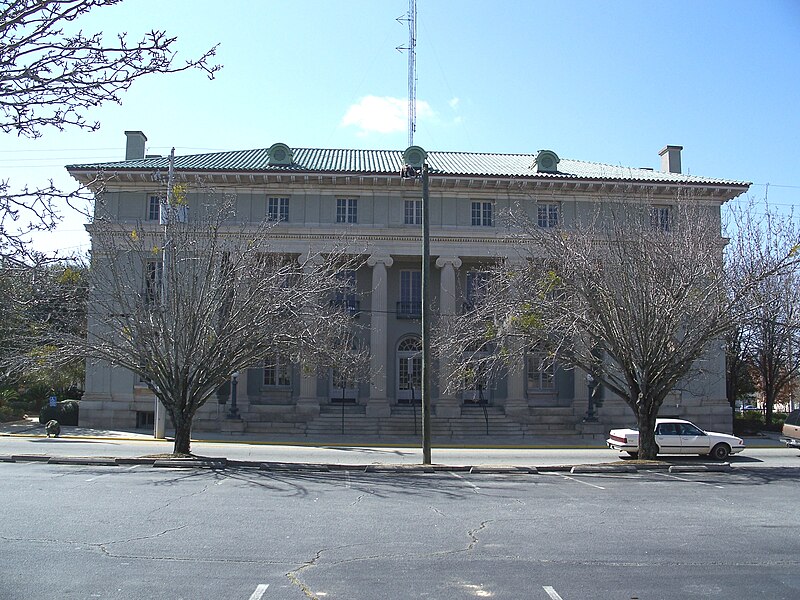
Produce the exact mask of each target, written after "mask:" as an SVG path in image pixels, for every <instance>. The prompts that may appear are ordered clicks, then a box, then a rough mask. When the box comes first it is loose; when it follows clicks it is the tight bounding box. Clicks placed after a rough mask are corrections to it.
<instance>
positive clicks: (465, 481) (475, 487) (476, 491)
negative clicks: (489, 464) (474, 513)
mask: <svg viewBox="0 0 800 600" xmlns="http://www.w3.org/2000/svg"><path fill="white" fill-rule="evenodd" d="M450 475H452V476H453V477H458V478H459V479H460V480H461V481H463V482H464V483H466V484H467V485H468V486H469V487H471V488H472V491H473V492H475V493H476V494H478V493H480V489H481V488H479V487H478V486H477V485H475V484H474V483H472V482H471V481H467V479H466V478H465V477H463V476H461V475H459V474H458V473H454V472H453V471H450Z"/></svg>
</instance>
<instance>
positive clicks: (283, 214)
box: [267, 198, 289, 222]
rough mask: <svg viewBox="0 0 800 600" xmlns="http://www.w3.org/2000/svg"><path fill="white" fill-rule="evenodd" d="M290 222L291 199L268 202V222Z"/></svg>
mask: <svg viewBox="0 0 800 600" xmlns="http://www.w3.org/2000/svg"><path fill="white" fill-rule="evenodd" d="M288 220H289V198H269V199H268V200H267V221H275V222H282V221H288Z"/></svg>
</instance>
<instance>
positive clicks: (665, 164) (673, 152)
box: [659, 146, 683, 173]
mask: <svg viewBox="0 0 800 600" xmlns="http://www.w3.org/2000/svg"><path fill="white" fill-rule="evenodd" d="M681 150H683V146H664V149H663V150H662V151H661V152H659V155H660V156H661V170H662V171H663V172H664V173H680V172H681Z"/></svg>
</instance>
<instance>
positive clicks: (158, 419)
mask: <svg viewBox="0 0 800 600" xmlns="http://www.w3.org/2000/svg"><path fill="white" fill-rule="evenodd" d="M174 185H175V148H173V149H172V150H171V151H170V153H169V171H168V172H167V197H166V200H165V202H164V205H163V206H162V207H161V208H162V209H163V211H162V212H163V214H159V220H160V222H161V223H162V224H163V225H164V247H163V248H162V250H161V261H162V262H161V306H162V309H163V310H165V311H167V310H171V309H170V307H169V288H168V285H167V284H168V281H169V269H170V260H169V259H170V257H169V250H170V245H171V241H170V239H169V225H170V223H171V222H172V187H173V186H174ZM154 412H155V414H154V419H153V422H154V425H153V437H154V438H156V439H157V440H163V439H164V437H165V429H166V425H167V414H166V413H167V411H166V410H164V405H163V404H161V401H160V400H159V399H158V398H156V400H155V410H154Z"/></svg>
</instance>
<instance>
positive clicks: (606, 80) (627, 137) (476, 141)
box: [0, 0, 800, 251]
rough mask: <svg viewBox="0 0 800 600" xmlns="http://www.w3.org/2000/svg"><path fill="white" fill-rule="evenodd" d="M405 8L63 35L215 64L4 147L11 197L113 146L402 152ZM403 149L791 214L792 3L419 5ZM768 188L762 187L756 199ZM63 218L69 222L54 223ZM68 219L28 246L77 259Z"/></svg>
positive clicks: (7, 138)
mask: <svg viewBox="0 0 800 600" xmlns="http://www.w3.org/2000/svg"><path fill="white" fill-rule="evenodd" d="M407 8H408V2H407V0H347V1H341V2H335V1H333V0H294V1H292V2H286V1H277V0H276V1H273V0H263V1H258V2H256V1H248V0H228V1H227V2H225V3H221V2H218V1H216V0H173V1H171V2H163V1H155V0H126V1H125V2H123V3H122V4H121V5H119V6H116V7H111V8H105V9H100V10H97V11H95V12H94V13H93V14H92V15H90V16H89V17H88V18H85V19H83V20H82V21H80V23H76V26H77V25H79V26H81V27H82V28H83V29H84V30H85V31H93V30H102V31H104V32H106V35H108V36H109V39H112V38H113V34H114V33H116V32H118V31H127V32H128V33H129V35H131V36H134V37H138V36H139V35H141V34H142V33H143V32H146V31H149V30H150V29H154V28H158V29H166V30H167V31H168V32H169V33H170V34H172V35H177V36H178V38H179V43H178V48H179V49H180V54H179V59H180V56H181V55H186V56H189V55H193V54H198V53H200V52H201V51H202V50H204V49H205V48H207V47H209V46H211V45H213V44H214V43H217V42H219V43H220V48H219V52H218V61H219V62H220V63H222V64H223V65H224V68H223V70H222V71H221V72H220V73H219V74H218V76H217V78H216V79H215V80H213V81H209V80H208V79H207V78H206V77H205V76H204V75H202V74H201V73H191V72H189V73H182V74H178V75H172V76H163V77H154V78H150V79H143V80H142V81H140V82H138V83H137V84H135V85H134V86H133V88H132V89H131V90H130V91H129V92H128V93H126V94H125V95H124V97H123V102H122V105H121V106H118V105H106V106H103V107H100V108H98V109H97V110H94V111H92V112H91V113H89V115H88V116H89V117H90V118H91V119H95V120H99V121H100V122H101V124H102V127H101V129H100V131H98V132H95V133H85V132H79V131H74V130H73V131H65V132H58V131H55V130H53V131H47V132H45V135H44V136H43V137H42V138H40V139H38V140H32V141H31V140H25V139H20V138H16V137H14V136H13V135H3V136H0V173H1V175H0V176H1V177H3V178H9V179H10V180H11V182H12V184H21V183H28V184H34V185H35V184H36V183H37V182H42V181H46V180H47V179H48V178H53V179H54V180H55V182H56V183H59V184H61V185H63V186H68V185H70V181H71V180H70V179H69V177H68V176H67V175H66V173H65V171H64V168H63V167H64V165H66V164H70V163H75V162H94V161H107V160H118V159H122V158H124V145H125V139H124V134H123V132H124V131H125V130H137V129H138V130H142V131H144V132H145V134H146V135H147V138H148V147H147V152H148V153H153V154H167V153H169V149H170V147H172V146H174V147H175V148H176V152H177V153H178V154H193V153H199V152H207V151H217V150H239V149H248V148H266V147H269V146H270V145H272V144H273V143H275V142H283V143H286V144H288V145H289V146H293V147H331V148H383V149H403V148H405V147H406V146H407V145H408V135H407V131H406V108H405V107H406V104H405V103H406V98H407V55H406V54H405V53H401V52H398V51H397V50H396V47H397V46H401V45H405V44H406V43H407V37H408V32H407V27H406V24H405V23H398V22H397V21H396V18H397V17H400V16H402V15H404V14H405V12H406V10H407ZM417 11H418V15H417V16H418V22H417V23H418V24H417V38H418V39H417V75H418V84H417V99H418V108H417V113H418V119H417V133H416V135H415V138H414V142H415V143H416V144H418V145H421V146H423V147H424V148H426V149H427V150H450V151H475V152H510V153H517V152H524V153H534V152H536V151H537V150H539V149H543V148H547V149H551V150H554V151H555V152H556V153H557V154H558V155H559V156H560V157H562V158H572V159H578V160H588V161H596V162H603V163H609V164H615V165H618V164H619V165H625V166H632V167H654V168H659V164H660V162H659V156H658V151H659V150H660V149H661V148H663V147H664V146H665V145H666V144H677V145H682V146H684V151H683V157H682V158H683V171H684V172H685V173H691V174H694V175H703V176H707V177H721V178H728V179H737V180H743V181H751V182H753V183H754V185H753V186H752V187H751V191H750V195H751V196H752V197H754V198H756V199H759V200H762V201H763V199H764V197H765V195H766V196H767V198H768V201H769V203H770V205H772V206H773V207H775V208H778V209H780V210H784V211H787V212H788V210H790V209H791V207H792V206H793V205H795V204H798V203H800V200H798V199H799V198H800V149H799V147H798V140H800V2H798V0H762V1H760V2H752V1H751V0H750V1H739V0H726V1H718V0H690V1H683V0H672V1H670V2H643V1H622V0H617V1H607V2H592V1H565V0H559V1H554V0H551V1H549V2H544V1H539V0H517V1H513V0H498V1H497V2H492V3H489V2H485V1H473V0H418V1H417ZM767 184H769V186H768V187H767ZM65 211H66V209H65ZM66 216H67V217H68V218H67V219H66V220H65V222H64V224H63V225H62V227H61V228H60V230H59V234H58V235H50V236H45V237H42V238H40V239H38V240H37V244H38V246H39V247H40V248H42V249H55V248H61V249H65V250H68V251H69V250H75V249H80V248H86V247H87V246H88V238H87V237H86V236H85V233H83V228H82V225H81V224H82V223H83V222H84V221H85V219H84V218H83V217H81V216H79V215H70V214H67V215H66Z"/></svg>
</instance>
